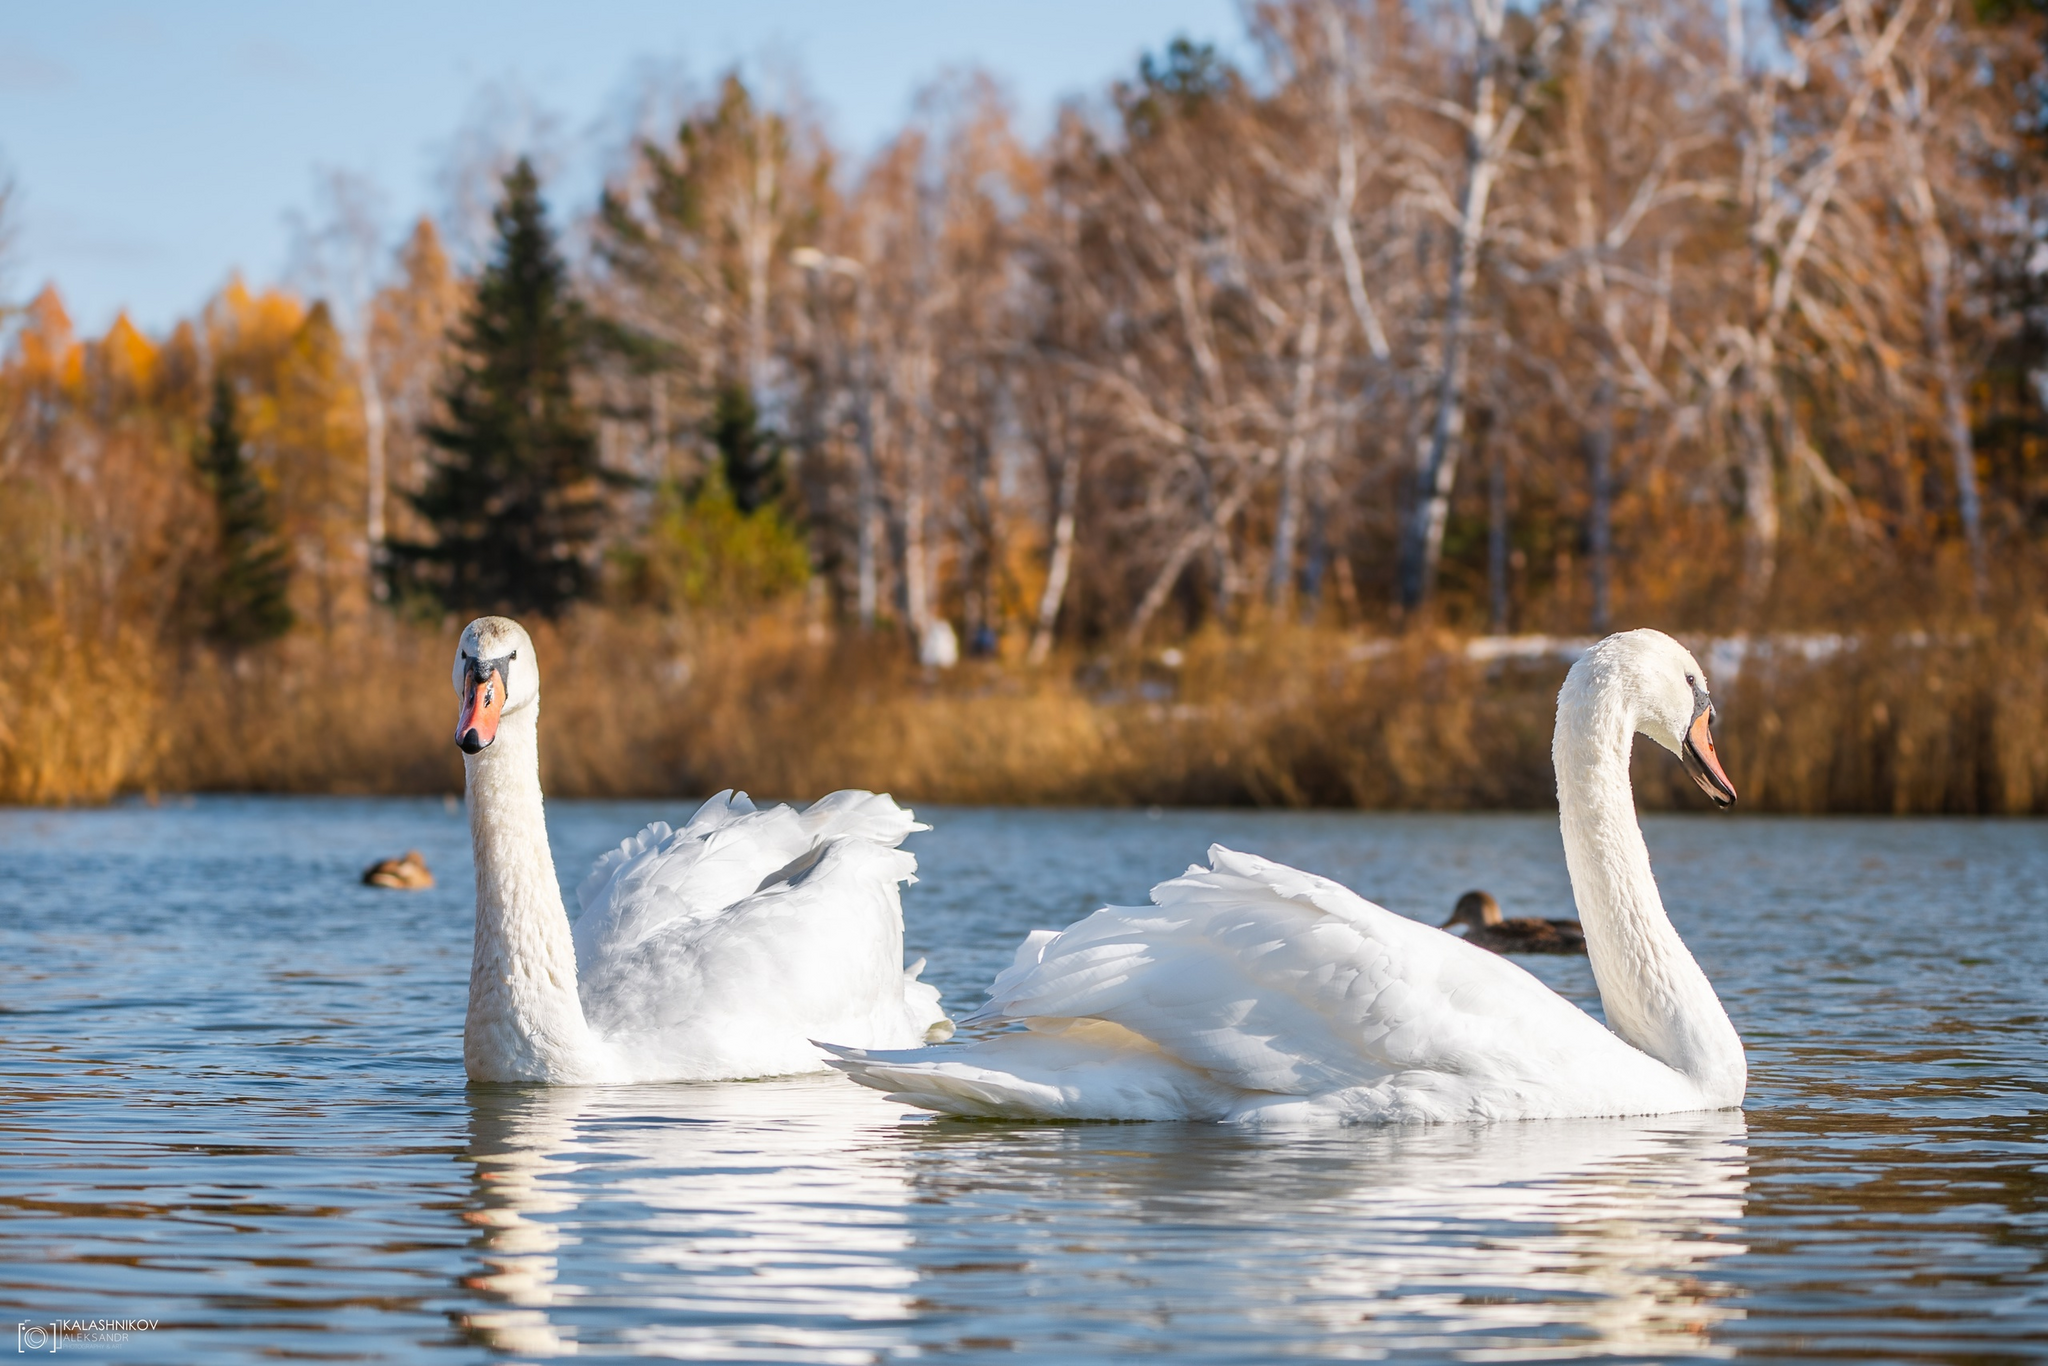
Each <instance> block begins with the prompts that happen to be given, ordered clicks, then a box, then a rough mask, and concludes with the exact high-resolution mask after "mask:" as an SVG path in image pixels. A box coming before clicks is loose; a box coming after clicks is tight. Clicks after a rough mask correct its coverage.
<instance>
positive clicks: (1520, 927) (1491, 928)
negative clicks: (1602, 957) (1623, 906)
mask: <svg viewBox="0 0 2048 1366" xmlns="http://www.w3.org/2000/svg"><path fill="white" fill-rule="evenodd" d="M1458 925H1463V926H1464V927H1465V942H1466V943H1467V944H1477V945H1478V946H1479V947H1480V948H1482V949H1491V950H1493V952H1495V953H1584V952H1585V951H1586V931H1585V927H1584V926H1582V925H1580V924H1579V922H1578V921H1576V920H1539V919H1537V918H1536V917H1535V916H1533V915H1523V916H1516V917H1515V918H1514V919H1513V920H1503V919H1502V918H1501V914H1500V903H1499V902H1498V901H1495V900H1494V899H1493V893H1491V892H1477V891H1474V892H1467V893H1465V895H1463V896H1461V897H1459V898H1458V906H1457V909H1456V910H1454V911H1452V912H1451V918H1450V919H1449V920H1446V921H1445V922H1444V923H1443V928H1444V929H1447V930H1448V929H1451V928H1453V927H1454V926H1458Z"/></svg>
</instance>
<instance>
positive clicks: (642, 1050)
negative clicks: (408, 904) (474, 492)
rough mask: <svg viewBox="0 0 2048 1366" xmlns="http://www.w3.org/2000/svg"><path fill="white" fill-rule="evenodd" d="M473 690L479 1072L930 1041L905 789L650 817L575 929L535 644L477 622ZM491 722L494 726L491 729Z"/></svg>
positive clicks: (674, 1070)
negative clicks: (912, 956) (559, 852)
mask: <svg viewBox="0 0 2048 1366" xmlns="http://www.w3.org/2000/svg"><path fill="white" fill-rule="evenodd" d="M456 673H457V689H458V691H461V692H463V693H464V707H463V716H462V720H461V722H460V723H458V727H457V732H456V733H457V737H458V740H459V741H460V743H461V744H462V747H463V749H464V750H465V751H466V757H465V759H464V767H465V769H466V770H467V776H468V794H469V822H470V834H471V838H472V840H473V842H474V844H475V849H476V890H477V906H476V940H475V947H474V952H473V956H472V959H471V964H470V979H469V1013H468V1017H467V1019H466V1021H465V1022H464V1026H463V1035H462V1056H463V1064H464V1066H465V1068H466V1069H467V1070H468V1073H469V1075H470V1077H471V1079H473V1080H476V1081H501V1082H554V1083H568V1084H603V1083H613V1082H637V1081H706V1080H715V1079H733V1078H742V1077H759V1076H774V1075H784V1074H789V1073H796V1072H809V1071H817V1070H820V1069H821V1068H822V1066H823V1062H822V1060H821V1058H820V1056H819V1052H818V1050H817V1048H816V1047H814V1046H813V1045H811V1044H810V1042H809V1040H810V1039H812V1038H816V1037H821V1036H822V1037H831V1038H838V1037H842V1036H844V1037H854V1036H861V1037H865V1038H866V1039H868V1040H870V1041H871V1046H873V1047H879V1048H902V1047H907V1046H910V1045H913V1044H916V1043H918V1042H921V1041H922V1040H924V1039H925V1038H927V1037H928V1036H929V1033H930V1031H931V1030H933V1029H934V1028H935V1027H937V1026H940V1025H942V1024H943V1022H944V1015H943V1013H942V1012H941V1011H940V1009H939V996H938V992H937V991H936V990H934V989H933V988H931V987H929V986H926V985H925V984H923V983H921V982H919V981H918V980H917V972H918V968H919V967H921V966H922V964H918V965H915V966H913V967H912V968H910V969H909V970H908V971H906V970H905V969H904V966H903V913H902V908H901V904H900V902H899V901H898V897H897V884H898V883H899V882H902V881H904V880H906V879H908V878H910V877H911V876H912V875H913V873H914V872H915V870H916V867H917V861H916V859H915V858H913V857H912V856H911V855H910V854H909V853H908V852H906V851H904V850H902V849H899V848H897V847H896V846H897V845H898V844H900V843H901V842H902V840H903V838H904V837H905V836H906V835H908V834H909V833H910V832H911V831H913V830H918V829H923V828H924V827H922V826H919V825H918V824H917V823H916V822H915V821H914V820H913V818H912V816H911V813H910V812H908V811H906V810H904V809H902V808H901V807H899V806H897V805H896V803H895V802H893V801H891V800H890V799H889V798H888V797H886V796H876V795H874V794H872V793H867V792H835V793H833V794H832V795H831V796H829V797H826V798H823V799H822V800H820V801H818V802H815V803H813V804H812V805H811V806H810V807H809V808H808V809H807V810H805V811H801V812H799V811H795V810H792V809H790V808H789V807H784V806H778V807H772V808H769V809H766V810H757V809H756V808H755V807H754V805H753V804H752V803H751V802H749V801H748V800H747V799H746V798H745V797H744V796H738V797H735V796H734V795H733V794H731V793H720V794H719V795H718V796H717V797H714V798H712V799H711V800H710V801H708V802H706V803H705V804H704V806H703V807H702V808H701V809H700V810H699V811H698V812H697V814H696V816H695V817H694V818H693V819H692V820H691V821H690V822H689V824H687V825H686V826H684V827H683V829H682V830H680V831H671V830H670V829H669V828H668V826H667V825H665V824H661V823H657V824H654V825H650V826H648V827H647V828H646V829H644V830H642V831H641V832H640V833H639V834H638V835H636V836H634V837H633V838H632V839H629V840H627V841H625V842H624V843H623V844H621V845H620V846H619V848H618V849H617V850H615V851H613V852H612V853H609V854H606V855H605V856H604V857H603V858H601V859H599V860H598V862H597V865H596V867H595V868H593V869H592V871H591V874H590V876H589V877H587V878H585V879H584V881H583V884H582V886H581V887H580V888H579V889H578V899H579V900H580V901H581V902H582V904H583V914H582V918H581V919H580V920H579V921H578V922H577V924H576V926H575V928H574V930H573V932H572V930H571V928H570V924H569V918H568V916H567V914H565V912H564V910H563V906H562V896H561V890H560V887H559V884H558V883H557V882H556V879H555V865H554V858H553V856H552V854H551V853H550V852H549V849H548V839H547V826H546V822H545V820H544V818H543V814H542V804H541V791H540V750H539V742H538V717H539V710H540V707H539V700H540V699H539V688H538V674H537V672H536V671H535V669H534V667H533V644H532V642H531V641H530V640H529V639H527V637H526V633H525V632H524V631H522V630H520V628H519V627H518V626H517V624H515V623H513V622H511V621H508V620H506V619H504V618H502V617H485V618H482V619H480V620H478V621H476V622H473V623H471V625H470V627H469V629H468V630H467V631H465V632H464V634H463V646H462V652H461V654H460V655H459V656H458V658H457V662H456ZM472 722H474V724H472Z"/></svg>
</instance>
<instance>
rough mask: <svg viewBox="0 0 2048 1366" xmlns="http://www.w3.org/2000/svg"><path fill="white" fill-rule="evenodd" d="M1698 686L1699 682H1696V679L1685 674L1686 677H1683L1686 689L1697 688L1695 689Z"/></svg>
mask: <svg viewBox="0 0 2048 1366" xmlns="http://www.w3.org/2000/svg"><path fill="white" fill-rule="evenodd" d="M1699 685H1700V681H1699V680H1698V679H1697V678H1694V677H1693V676H1692V675H1691V674H1687V675H1686V676H1685V686H1686V687H1688V688H1697V687H1698V686H1699Z"/></svg>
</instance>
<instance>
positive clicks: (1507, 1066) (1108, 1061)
mask: <svg viewBox="0 0 2048 1366" xmlns="http://www.w3.org/2000/svg"><path fill="white" fill-rule="evenodd" d="M1700 678H1701V674H1700V671H1699V666H1698V664H1697V663H1695V662H1694V661H1693V660H1692V657H1691V656H1690V655H1689V654H1687V653H1686V652H1685V651H1684V650H1683V648H1681V647H1680V646H1679V645H1678V644H1677V643H1676V642H1674V641H1672V640H1670V639H1669V638H1668V637H1666V636H1662V635H1659V634H1658V633H1656V632H1647V631H1639V632H1631V633H1629V634H1627V635H1623V636H1616V637H1611V638H1609V639H1608V640H1607V641H1604V642H1602V643H1601V645H1599V646H1597V647H1596V648H1595V649H1593V650H1592V651H1590V652H1589V653H1588V654H1587V655H1586V656H1585V657H1584V658H1583V659H1581V661H1580V662H1579V663H1578V664H1577V665H1576V666H1575V667H1574V668H1573V670H1572V672H1571V676H1570V677H1569V678H1568V679H1567V681H1566V683H1565V687H1564V691H1563V693H1562V694H1561V695H1560V698H1559V706H1558V729H1557V737H1556V742H1555V745H1554V749H1553V755H1554V758H1555V760H1556V764H1557V773H1558V798H1559V804H1560V807H1561V810H1562V812H1563V818H1562V824H1563V830H1564V839H1565V849H1566V857H1567V862H1568V865H1569V867H1570V871H1571V876H1572V885H1573V888H1574V891H1575V893H1576V895H1577V898H1578V902H1579V907H1580V911H1581V915H1582V918H1583V920H1584V922H1585V927H1586V937H1587V940H1588V942H1589V943H1590V945H1591V950H1592V954H1591V956H1592V965H1593V970H1594V974H1595V976H1596V977H1597V978H1598V980H1599V983H1600V990H1601V999H1602V1002H1603V1004H1604V1005H1605V1008H1606V1014H1607V1018H1608V1020H1609V1022H1610V1024H1611V1025H1612V1029H1611V1030H1610V1029H1608V1028H1606V1027H1603V1026H1602V1025H1600V1024H1599V1023H1598V1022H1597V1021H1595V1020H1594V1019H1593V1018H1592V1017H1591V1016H1589V1015H1587V1014H1586V1013H1585V1012H1584V1011H1582V1010H1580V1009H1578V1008H1577V1007H1576V1006H1573V1005H1572V1004H1571V1003H1570V1002H1568V1001H1566V1000H1565V999H1564V998H1563V997H1561V996H1559V995H1557V994H1556V993H1555V992H1553V991H1552V990H1551V989H1550V988H1548V987H1546V986H1544V985H1543V984H1542V983H1541V982H1539V981H1538V980H1537V979H1536V978H1534V977H1532V976H1530V975H1529V974H1528V973H1527V972H1526V971H1524V970H1523V969H1522V968H1520V967H1517V966H1516V965H1515V964H1513V963H1510V962H1508V961H1507V960H1505V959H1503V958H1500V957H1498V956H1496V955H1494V954H1492V953H1489V952H1487V951H1486V950H1484V949H1480V948H1477V947H1475V946H1473V945H1470V944H1466V943H1464V942H1462V941H1461V940H1459V939H1457V938H1456V937H1455V936H1453V935H1450V934H1446V933H1444V932H1443V931H1442V930H1439V929H1436V928H1434V927H1432V926H1428V925H1423V924H1420V923H1418V922H1416V921H1412V920H1408V919H1405V918H1403V917H1401V916H1398V915H1395V914H1393V913H1392V912H1390V911H1387V910H1384V909H1382V908H1380V907H1378V906H1375V905H1373V904H1372V903H1371V902H1369V901H1366V900H1365V899H1364V898H1362V897H1360V896H1358V895H1357V894H1355V893H1353V892H1351V891H1349V890H1347V889H1346V888H1344V887H1341V886H1339V885H1337V884H1336V883H1334V882H1331V881H1329V880H1328V879H1325V878H1320V877H1316V876H1314V875H1312V874H1309V873H1303V872H1299V871H1297V870H1295V869H1293V868H1288V867H1285V866H1283V865H1280V864H1277V863H1271V862H1268V861H1267V860H1265V859H1261V858H1256V857H1253V856H1250V855H1246V854H1239V853H1234V852H1232V851H1230V850H1228V849H1224V848H1222V847H1221V846H1216V847H1213V848H1211V850H1210V851H1209V866H1208V867H1207V868H1203V867H1199V866H1197V867H1194V868H1190V869H1189V870H1188V871H1187V873H1186V874H1185V875H1183V876H1182V877H1179V878H1175V879H1173V880H1172V881H1169V882H1164V883H1161V884H1160V885H1159V886H1157V887H1155V888H1154V889H1153V891H1152V900H1153V903H1154V904H1153V905H1152V906H1151V907H1147V908H1131V907H1109V908H1106V909H1104V910H1100V911H1097V912H1096V913H1095V914H1094V915H1092V916H1089V917H1088V918H1087V919H1085V920H1082V921H1080V922H1078V923H1077V924H1075V925H1072V926H1070V927H1068V928H1067V929H1066V930H1064V931H1062V932H1060V933H1057V934H1055V933H1053V932H1051V931H1040V932H1039V933H1037V934H1034V935H1032V936H1031V938H1030V939H1029V940H1027V941H1026V942H1025V944H1024V945H1023V946H1022V947H1021V948H1020V949H1019V950H1018V953H1017V957H1016V961H1015V962H1014V963H1013V965H1012V966H1011V967H1010V968H1009V969H1008V970H1007V971H1005V972H1003V973H1002V974H1001V975H1000V976H998V977H997V978H996V980H995V983H994V984H993V986H992V987H991V988H990V994H989V997H990V998H989V1002H988V1005H987V1006H985V1007H984V1008H983V1009H982V1010H981V1011H980V1012H978V1013H977V1014H976V1015H975V1016H973V1017H970V1019H969V1021H967V1022H968V1023H989V1024H1010V1025H1021V1026H1023V1028H1022V1029H1020V1030H1015V1031H1013V1032H1009V1033H1002V1034H997V1035H994V1036H992V1037H989V1038H985V1039H982V1040H979V1041H977V1042H974V1043H971V1044H966V1045H956V1046H952V1047H944V1048H921V1049H913V1050H907V1051H900V1052H880V1051H876V1050H864V1049H858V1048H840V1049H835V1050H834V1052H835V1053H836V1054H838V1056H839V1058H840V1061H839V1062H838V1063H836V1064H835V1066H838V1067H839V1068H840V1069H841V1070H842V1071H845V1072H847V1073H848V1074H849V1075H851V1076H852V1077H853V1078H854V1079H855V1080H856V1081H858V1082H860V1083H861V1084H863V1085H865V1086H870V1087H874V1088H876V1089H878V1090H882V1091H886V1092H888V1093H889V1094H890V1095H891V1096H892V1097H893V1098H894V1099H897V1100H900V1101H905V1102H908V1103H910V1104H913V1105H918V1106H922V1107H924V1108H926V1109H931V1110H938V1111H942V1112H945V1113H950V1114H959V1115H981V1116H1010V1117H1020V1118H1034V1119H1203V1120H1222V1121H1228V1122H1239V1123H1262V1122H1298V1121H1311V1120H1331V1121H1347V1122H1374V1123H1406V1122H1419V1121H1469V1120H1491V1119H1520V1118H1560V1117H1568V1116H1599V1115H1627V1114H1655V1113H1665V1112H1673V1111H1682V1110H1703V1109H1718V1108H1721V1107H1725V1106H1730V1105H1735V1104H1737V1103H1739V1102H1740V1101H1741V1099H1742V1094H1743V1089H1744V1086H1745V1081H1746V1069H1745V1064H1744V1059H1743V1052H1742V1043H1741V1040H1740V1039H1739V1038H1737V1037H1736V1034H1735V1030H1734V1027H1733V1026H1732V1025H1731V1024H1730V1023H1729V1021H1728V1017H1727V1015H1726V1014H1725V1013H1724V1012H1723V1011H1722V1009H1721V1006H1720V1002H1719V1001H1718V1000H1717V999H1716V998H1715V996H1714V992H1713V989H1712V987H1711V986H1709V985H1708V983H1707V979H1706V975H1705V974H1704V973H1703V972H1701V971H1700V968H1699V965H1698V964H1697V963H1695V962H1694V961H1693V958H1692V956H1691V955H1690V954H1689V953H1687V952H1686V949H1685V946H1684V944H1683V943H1681V942H1680V941H1679V938H1678V935H1677V932H1676V931H1674V930H1673V929H1672V927H1671V923H1670V921H1669V920H1668V919H1667V918H1666V917H1665V914H1664V908H1663V903H1662V901H1661V900H1660V898H1659V896H1658V892H1657V884H1656V881H1655V879H1654V878H1653V877H1652V876H1651V872H1650V859H1649V852H1648V850H1647V848H1646V847H1645V846H1644V844H1643V839H1642V832H1641V830H1640V828H1639V827H1638V825H1637V823H1636V819H1635V809H1634V804H1633V797H1632V794H1631V792H1630V789H1629V782H1628V758H1629V750H1630V745H1631V741H1632V740H1633V738H1634V736H1635V734H1636V732H1637V731H1638V730H1639V729H1640V730H1641V731H1643V732H1644V733H1646V734H1649V735H1651V736H1652V737H1653V738H1655V739H1657V740H1659V741H1660V742H1661V743H1663V744H1664V745H1665V746H1666V747H1667V748H1670V749H1673V750H1674V751H1681V752H1683V753H1684V754H1685V756H1686V758H1687V763H1688V767H1693V766H1694V765H1695V763H1697V764H1700V765H1702V770H1701V771H1706V766H1710V773H1709V776H1708V777H1702V779H1701V781H1702V784H1703V785H1708V784H1709V783H1710V782H1711V784H1712V787H1711V789H1710V790H1713V791H1714V792H1715V793H1716V798H1717V800H1719V799H1720V796H1721V794H1723V793H1725V795H1726V798H1727V799H1728V800H1733V797H1734V791H1733V789H1732V787H1729V785H1728V783H1727V779H1726V775H1725V774H1723V773H1722V772H1721V770H1720V765H1719V761H1718V760H1716V759H1714V757H1713V750H1712V740H1711V737H1710V736H1709V735H1707V731H1706V727H1707V720H1708V718H1709V717H1710V716H1711V706H1710V704H1709V703H1708V701H1707V698H1706V690H1705V686H1704V684H1703V683H1701V682H1699V681H1698V680H1699V679H1700Z"/></svg>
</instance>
